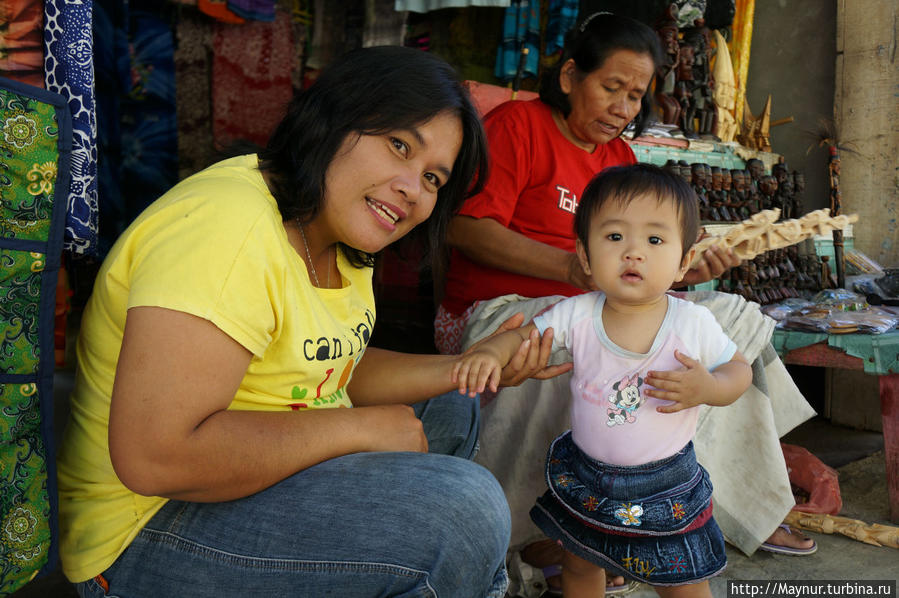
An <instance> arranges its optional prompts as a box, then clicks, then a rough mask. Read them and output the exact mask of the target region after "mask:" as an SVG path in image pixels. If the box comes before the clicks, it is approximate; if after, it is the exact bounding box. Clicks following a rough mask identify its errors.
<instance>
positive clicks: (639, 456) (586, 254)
mask: <svg viewBox="0 0 899 598" xmlns="http://www.w3.org/2000/svg"><path fill="white" fill-rule="evenodd" d="M698 228H699V217H698V205H697V199H696V195H695V194H694V192H693V190H692V189H691V188H690V186H689V185H687V184H686V183H685V182H684V181H683V180H681V179H680V178H678V177H676V176H673V175H671V174H669V173H667V172H665V171H663V170H662V169H661V168H658V167H655V166H651V165H646V164H636V165H632V166H623V167H618V168H610V169H607V170H604V171H603V172H602V173H600V174H599V175H597V176H596V177H594V179H593V180H592V181H591V182H590V184H589V185H588V186H587V188H586V189H585V190H584V192H583V194H582V197H581V200H580V205H579V206H578V208H577V212H576V215H575V232H576V234H577V245H576V247H577V255H578V258H579V260H580V263H581V266H582V267H583V269H584V272H585V273H586V274H587V275H588V276H590V277H591V278H592V280H593V281H594V282H595V284H596V287H597V288H598V289H601V290H600V291H597V292H592V293H587V294H584V295H579V296H575V297H570V298H568V299H564V300H562V301H560V302H559V303H557V304H555V305H554V306H552V307H551V308H550V309H549V310H547V311H546V312H544V313H542V314H540V315H539V316H537V317H536V318H534V321H533V323H531V324H530V325H528V326H525V327H523V328H520V329H517V330H512V331H508V332H504V333H502V334H500V335H497V336H495V337H493V338H490V339H489V340H487V341H486V342H484V343H481V344H479V345H478V346H477V347H476V348H475V349H474V350H473V351H471V352H470V353H469V354H468V355H467V356H466V358H465V359H464V360H463V361H462V362H461V363H460V364H459V366H457V370H456V371H455V372H454V375H456V376H458V382H459V389H460V392H466V391H468V390H471V391H472V392H473V391H475V390H478V391H482V390H483V389H484V388H485V387H486V386H489V387H490V388H491V389H493V390H495V389H496V386H497V384H498V381H499V372H500V365H499V364H501V363H506V361H508V359H509V357H510V356H511V355H512V354H513V353H514V352H515V351H516V350H517V348H518V347H519V346H520V344H521V342H522V339H527V338H528V336H529V334H530V332H531V330H532V329H533V328H534V327H536V328H537V329H539V330H540V332H541V333H542V332H544V331H546V330H547V329H549V328H553V331H554V333H555V337H554V345H556V346H558V347H563V348H565V349H568V350H569V351H570V352H571V354H572V357H573V362H574V369H573V375H572V379H571V394H572V399H573V404H572V410H571V430H570V431H568V432H565V433H564V434H562V435H561V436H559V437H558V438H556V439H555V440H554V441H553V443H552V446H550V449H549V455H548V457H547V463H546V481H547V484H548V486H549V490H548V491H547V492H546V493H545V494H544V495H543V496H541V497H540V498H539V499H538V500H537V504H536V505H535V506H534V508H533V509H532V510H531V518H532V519H533V520H534V522H535V523H536V524H537V525H538V526H539V527H540V528H541V529H542V530H543V532H544V533H545V534H546V535H547V536H548V537H550V538H552V539H554V540H556V541H558V542H559V543H560V544H561V545H562V547H563V549H564V551H565V552H564V557H563V561H562V589H563V593H564V595H565V596H566V597H569V598H572V597H586V596H591V597H592V596H602V595H603V594H604V592H605V579H604V577H605V574H604V572H603V569H608V570H610V571H612V572H615V573H616V574H621V575H624V576H626V577H628V578H631V579H634V580H637V581H641V582H644V583H647V584H650V585H652V586H654V589H655V590H656V592H657V593H658V594H659V595H660V596H707V597H711V593H710V590H709V583H708V579H709V578H710V577H713V576H714V575H716V574H718V573H719V572H720V571H721V570H722V569H723V568H724V566H725V563H726V557H725V552H724V538H723V537H722V535H721V531H720V530H719V529H718V526H717V524H716V523H715V520H714V519H713V518H712V505H711V494H712V486H711V483H710V481H709V477H708V474H707V473H706V471H705V469H703V468H702V467H701V466H700V465H699V464H698V463H697V462H696V458H695V455H694V452H693V443H692V438H693V434H694V432H695V430H696V420H697V416H698V409H697V406H698V405H701V404H707V405H719V406H720V405H728V404H730V403H732V402H733V401H735V400H736V399H737V397H739V396H740V395H741V394H742V393H743V392H744V391H745V390H746V388H748V386H749V384H750V383H751V381H752V372H751V369H750V366H749V364H748V363H747V361H746V359H745V358H744V357H743V356H742V355H741V354H740V353H739V351H737V349H736V346H735V345H734V343H733V341H731V340H730V339H729V338H728V337H727V336H725V334H724V332H723V331H722V330H721V327H720V326H719V325H718V323H717V322H716V320H715V318H714V317H713V316H712V314H711V312H710V311H708V310H707V309H706V308H704V307H701V306H698V305H694V304H693V303H690V302H688V301H683V300H680V299H677V298H675V297H673V296H671V295H668V294H666V291H667V290H668V289H669V288H670V287H671V285H672V284H673V283H676V282H678V281H680V280H681V279H682V278H683V276H684V273H685V272H686V271H687V270H688V268H689V264H690V262H691V261H692V258H693V253H694V250H693V249H692V246H693V243H694V242H695V241H696V236H697V231H698Z"/></svg>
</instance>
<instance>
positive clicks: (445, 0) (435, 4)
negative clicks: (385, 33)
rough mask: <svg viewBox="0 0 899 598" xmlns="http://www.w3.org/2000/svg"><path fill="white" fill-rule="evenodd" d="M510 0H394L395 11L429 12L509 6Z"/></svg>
mask: <svg viewBox="0 0 899 598" xmlns="http://www.w3.org/2000/svg"><path fill="white" fill-rule="evenodd" d="M509 3H510V0H395V2H394V4H393V8H394V10H396V11H398V12H399V11H404V10H409V11H412V12H431V11H432V10H440V9H441V8H465V7H467V6H499V7H506V6H509Z"/></svg>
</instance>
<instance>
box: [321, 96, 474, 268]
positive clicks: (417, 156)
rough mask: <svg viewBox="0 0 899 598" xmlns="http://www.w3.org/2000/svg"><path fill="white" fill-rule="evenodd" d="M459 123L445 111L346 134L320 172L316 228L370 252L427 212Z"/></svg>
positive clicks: (448, 168)
mask: <svg viewBox="0 0 899 598" xmlns="http://www.w3.org/2000/svg"><path fill="white" fill-rule="evenodd" d="M461 147H462V125H461V123H460V121H459V118H458V117H457V116H456V115H455V114H452V113H450V112H441V113H440V114H438V115H436V116H435V117H434V118H432V119H431V120H429V121H427V122H425V123H421V124H419V125H417V126H415V127H413V128H410V129H398V130H394V131H388V132H386V133H382V134H378V135H358V136H356V135H350V136H348V137H347V138H346V139H345V140H344V142H343V144H342V145H341V147H340V149H338V151H337V153H336V154H335V156H334V160H333V161H332V162H331V165H330V166H329V167H328V171H327V173H326V175H325V200H324V209H323V210H322V214H321V216H322V218H321V219H320V221H321V226H322V227H323V229H321V232H323V233H324V238H325V239H327V240H328V241H329V242H341V243H344V244H346V245H348V246H350V247H353V248H355V249H359V250H361V251H366V252H369V253H376V252H378V251H380V250H381V249H383V248H384V247H386V246H387V245H389V244H390V243H392V242H394V241H396V240H397V239H399V238H401V237H402V236H404V235H405V234H407V233H408V232H409V231H411V230H412V229H413V228H414V227H415V226H416V225H418V224H420V223H421V222H423V221H424V220H426V219H427V218H428V216H430V215H431V211H432V210H433V209H434V205H435V204H436V202H437V191H438V190H439V189H440V188H441V187H442V186H443V185H445V184H446V182H447V181H448V180H449V178H450V176H451V175H452V168H453V164H454V163H455V161H456V156H457V154H458V153H459V150H460V148H461Z"/></svg>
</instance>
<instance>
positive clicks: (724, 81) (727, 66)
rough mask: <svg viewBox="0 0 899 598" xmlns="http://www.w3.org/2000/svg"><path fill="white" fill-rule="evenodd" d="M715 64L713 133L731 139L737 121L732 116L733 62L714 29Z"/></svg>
mask: <svg viewBox="0 0 899 598" xmlns="http://www.w3.org/2000/svg"><path fill="white" fill-rule="evenodd" d="M713 35H714V36H715V48H716V54H715V66H714V69H713V71H712V78H713V79H714V81H715V92H714V96H713V97H714V100H715V106H716V108H717V110H718V122H717V129H716V131H715V134H716V135H717V136H718V138H719V139H720V140H721V141H726V142H728V141H733V140H734V138H735V137H736V135H737V121H736V119H735V118H734V100H735V98H736V93H737V85H736V79H735V78H734V68H733V63H731V60H730V51H729V50H728V49H727V43H726V42H725V41H724V36H722V35H721V33H720V32H719V31H718V30H717V29H715V30H714V31H713Z"/></svg>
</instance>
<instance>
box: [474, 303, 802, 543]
mask: <svg viewBox="0 0 899 598" xmlns="http://www.w3.org/2000/svg"><path fill="white" fill-rule="evenodd" d="M681 296H683V297H684V298H685V299H688V300H690V301H695V302H696V303H699V304H701V305H705V306H706V307H707V308H709V310H711V312H712V313H713V314H714V315H715V318H716V319H717V320H718V322H719V323H720V324H721V326H722V328H723V329H724V331H725V332H726V333H727V334H728V336H730V337H731V339H732V340H733V341H734V342H735V343H736V344H737V347H738V348H739V349H740V352H741V353H743V355H745V356H746V359H747V360H749V361H750V362H751V363H752V365H753V385H752V386H751V387H750V388H749V389H748V390H747V391H746V393H744V394H743V395H742V396H741V397H740V399H738V400H737V401H736V402H735V403H733V404H732V405H729V406H728V407H714V408H713V407H708V406H703V407H702V412H701V413H700V416H699V423H698V426H697V430H696V437H695V439H694V446H695V448H696V454H697V457H698V458H699V461H700V463H702V465H703V466H704V467H705V468H706V469H707V470H708V472H709V475H710V477H711V480H712V485H713V486H714V489H715V490H714V493H713V495H712V500H713V503H714V516H715V519H716V520H717V522H718V525H719V526H720V527H721V530H722V531H723V532H724V535H725V537H726V538H727V540H728V541H729V542H730V543H731V544H733V545H734V546H736V547H737V548H739V549H740V550H741V551H742V552H744V553H746V554H752V553H753V552H754V551H755V550H756V549H757V548H758V547H759V545H760V544H761V543H762V542H764V541H765V540H766V539H767V538H768V537H769V536H770V535H771V534H772V533H774V531H775V529H777V526H778V525H779V524H780V523H782V522H783V519H784V517H785V516H786V514H787V513H788V512H789V510H790V509H791V508H792V506H793V505H794V499H793V494H792V491H791V489H790V481H789V477H788V475H787V469H786V464H785V462H784V458H783V452H782V451H781V448H780V437H781V436H782V435H784V434H786V433H787V432H788V431H789V430H791V429H792V428H794V427H795V426H797V425H799V424H800V423H802V422H804V421H805V420H807V419H808V418H810V417H812V416H813V415H814V414H815V412H814V410H813V409H812V408H811V406H810V405H809V404H808V402H807V401H806V400H805V398H804V397H803V396H802V394H801V393H800V392H799V389H798V388H797V387H796V385H795V384H794V383H793V380H792V379H791V378H790V375H789V373H787V371H786V368H785V367H784V365H783V363H782V362H781V361H780V359H779V358H778V357H777V354H776V352H775V351H774V349H773V348H772V347H771V345H770V338H771V334H772V332H773V330H774V321H773V320H772V319H771V318H769V317H768V316H766V315H764V314H762V313H761V311H760V310H759V306H758V304H756V303H751V302H747V301H745V300H744V299H743V298H742V297H739V296H737V295H730V294H726V293H716V292H708V291H706V292H692V293H685V294H682V295H681ZM560 299H562V297H561V296H553V297H541V298H537V299H528V298H525V297H521V296H519V295H505V296H503V297H498V298H496V299H493V300H491V301H485V302H483V303H482V304H481V305H479V306H478V308H477V309H475V311H474V312H473V313H472V315H471V319H470V320H469V322H468V325H467V326H466V329H465V334H464V335H463V338H462V346H463V348H468V347H470V346H471V345H472V344H473V343H475V342H477V341H478V340H480V339H481V338H483V337H484V336H486V335H487V334H489V333H491V332H492V331H493V330H495V329H496V327H497V326H498V325H499V324H500V323H501V322H503V321H504V320H505V319H506V318H508V317H510V316H512V315H514V314H516V313H518V312H521V313H523V314H524V316H525V321H526V322H528V321H530V320H531V319H532V318H533V317H534V316H535V315H537V314H538V313H540V312H541V311H542V310H544V309H546V308H547V307H548V306H550V305H552V304H553V303H555V302H557V301H559V300H560ZM570 360H571V356H570V355H569V354H568V352H567V351H564V350H559V351H555V352H554V353H553V355H552V356H551V358H550V363H565V362H566V361H570ZM569 377H570V374H564V375H562V376H557V377H556V378H553V379H551V380H545V381H541V380H527V381H525V382H524V383H523V384H521V385H520V386H517V387H511V388H504V389H502V390H501V391H500V392H499V393H498V394H497V396H496V397H495V398H494V399H493V400H491V401H490V402H489V403H487V404H486V405H484V406H483V408H482V415H481V435H480V451H479V453H478V455H477V457H476V459H475V460H476V461H477V462H478V463H480V464H481V465H483V466H485V467H486V468H487V469H489V470H490V471H491V472H492V473H493V474H494V475H495V476H496V478H497V479H498V480H499V482H500V484H501V485H502V487H503V490H504V491H505V494H506V499H507V500H508V502H509V507H510V508H511V511H512V537H511V541H510V550H511V551H513V552H514V551H518V550H520V549H521V548H523V547H524V546H526V545H528V544H530V543H531V542H533V541H535V540H539V539H541V538H543V535H542V534H541V532H540V530H539V529H538V528H537V527H536V526H535V525H534V524H533V523H532V522H531V519H530V516H529V514H528V513H529V511H530V509H531V507H532V506H533V504H534V501H535V500H536V498H537V497H538V496H539V495H540V494H542V493H543V492H544V491H545V490H546V484H545V481H544V478H543V468H544V462H545V459H546V451H547V449H548V447H549V445H550V442H551V441H552V439H553V438H555V437H556V436H557V435H559V434H560V433H562V432H563V431H565V430H567V429H568V428H570V417H569V414H570V410H571V401H570V400H569V394H570V391H569Z"/></svg>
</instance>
